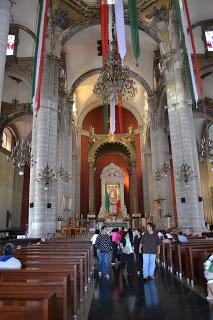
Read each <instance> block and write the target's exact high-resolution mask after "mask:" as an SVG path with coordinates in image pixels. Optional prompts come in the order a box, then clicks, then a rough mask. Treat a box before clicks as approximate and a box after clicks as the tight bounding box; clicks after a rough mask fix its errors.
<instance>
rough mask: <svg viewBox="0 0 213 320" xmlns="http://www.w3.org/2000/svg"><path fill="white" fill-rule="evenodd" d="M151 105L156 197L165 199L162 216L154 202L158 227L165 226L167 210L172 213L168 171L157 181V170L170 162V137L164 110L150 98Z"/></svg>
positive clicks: (162, 204)
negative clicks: (165, 128) (166, 129)
mask: <svg viewBox="0 0 213 320" xmlns="http://www.w3.org/2000/svg"><path fill="white" fill-rule="evenodd" d="M149 107H150V110H151V112H150V136H151V151H152V169H153V181H154V199H151V201H154V200H157V199H165V200H162V201H161V216H160V215H159V210H158V206H157V204H156V202H154V211H153V212H151V215H153V214H154V222H155V223H156V225H157V227H158V228H160V227H165V226H164V223H165V219H164V217H163V215H164V214H165V213H166V212H170V213H172V199H171V178H170V173H169V172H168V174H167V176H166V177H164V178H163V176H162V178H161V180H159V181H157V180H156V179H155V172H156V170H159V169H160V168H161V165H162V164H163V163H165V162H166V163H169V161H170V159H169V145H168V137H167V135H166V133H165V131H164V129H163V115H162V110H161V109H159V108H158V110H157V111H156V106H155V100H154V99H153V98H152V99H149Z"/></svg>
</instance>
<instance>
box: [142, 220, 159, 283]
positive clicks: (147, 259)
mask: <svg viewBox="0 0 213 320" xmlns="http://www.w3.org/2000/svg"><path fill="white" fill-rule="evenodd" d="M146 230H147V231H146V232H145V233H144V234H143V236H142V238H141V243H140V247H139V252H140V253H142V251H143V278H144V279H148V277H150V278H151V279H154V278H155V275H154V274H155V265H156V263H155V261H156V255H157V254H158V255H159V254H160V240H159V237H158V234H157V233H156V232H155V230H154V225H153V223H151V222H150V223H147V226H146Z"/></svg>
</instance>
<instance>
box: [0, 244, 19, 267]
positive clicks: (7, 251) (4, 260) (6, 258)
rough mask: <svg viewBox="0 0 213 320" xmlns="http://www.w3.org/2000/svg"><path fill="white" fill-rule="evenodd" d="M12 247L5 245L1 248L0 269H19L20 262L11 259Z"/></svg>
mask: <svg viewBox="0 0 213 320" xmlns="http://www.w3.org/2000/svg"><path fill="white" fill-rule="evenodd" d="M13 250H14V245H13V244H12V243H7V244H6V245H5V246H4V248H3V254H4V255H3V256H0V269H21V262H20V261H19V260H18V259H16V258H14V257H13Z"/></svg>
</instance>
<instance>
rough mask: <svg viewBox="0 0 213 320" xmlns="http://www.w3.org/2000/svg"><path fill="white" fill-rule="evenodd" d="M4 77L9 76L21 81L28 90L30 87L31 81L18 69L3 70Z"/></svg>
mask: <svg viewBox="0 0 213 320" xmlns="http://www.w3.org/2000/svg"><path fill="white" fill-rule="evenodd" d="M5 75H6V76H8V77H9V76H11V77H15V78H18V79H20V80H22V81H23V82H24V83H25V84H26V85H27V87H28V88H31V87H32V79H31V78H30V77H29V76H28V75H27V74H26V73H25V72H23V71H21V70H20V69H19V68H18V67H15V68H14V66H13V67H10V68H7V69H6V70H5Z"/></svg>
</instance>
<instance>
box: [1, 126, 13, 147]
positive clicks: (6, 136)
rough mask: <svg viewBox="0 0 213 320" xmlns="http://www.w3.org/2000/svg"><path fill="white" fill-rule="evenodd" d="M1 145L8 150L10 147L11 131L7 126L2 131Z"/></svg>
mask: <svg viewBox="0 0 213 320" xmlns="http://www.w3.org/2000/svg"><path fill="white" fill-rule="evenodd" d="M1 146H2V148H4V149H6V150H8V151H11V149H12V133H11V132H10V130H9V129H8V128H5V129H4V131H3V135H2V144H1Z"/></svg>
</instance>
